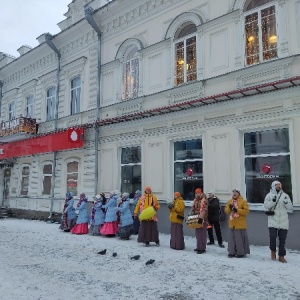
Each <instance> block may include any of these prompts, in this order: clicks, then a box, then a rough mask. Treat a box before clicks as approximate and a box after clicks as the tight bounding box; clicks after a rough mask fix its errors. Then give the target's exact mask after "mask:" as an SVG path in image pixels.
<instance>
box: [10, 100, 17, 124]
mask: <svg viewBox="0 0 300 300" xmlns="http://www.w3.org/2000/svg"><path fill="white" fill-rule="evenodd" d="M15 118H16V103H15V102H10V103H9V104H8V120H9V121H10V120H14V119H15Z"/></svg>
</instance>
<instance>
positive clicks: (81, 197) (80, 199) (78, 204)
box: [77, 193, 88, 208]
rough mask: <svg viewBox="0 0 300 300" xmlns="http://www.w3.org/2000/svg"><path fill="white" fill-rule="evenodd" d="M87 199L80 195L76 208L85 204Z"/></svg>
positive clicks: (83, 194) (82, 194)
mask: <svg viewBox="0 0 300 300" xmlns="http://www.w3.org/2000/svg"><path fill="white" fill-rule="evenodd" d="M87 201H88V199H87V198H86V197H85V193H81V194H80V196H79V202H78V203H77V208H79V207H80V205H81V203H82V202H87Z"/></svg>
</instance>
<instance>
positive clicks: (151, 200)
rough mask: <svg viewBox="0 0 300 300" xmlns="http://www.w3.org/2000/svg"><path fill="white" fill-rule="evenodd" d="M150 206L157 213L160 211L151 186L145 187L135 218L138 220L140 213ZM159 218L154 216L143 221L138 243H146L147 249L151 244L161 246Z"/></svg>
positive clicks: (135, 211)
mask: <svg viewBox="0 0 300 300" xmlns="http://www.w3.org/2000/svg"><path fill="white" fill-rule="evenodd" d="M149 206H153V207H154V209H155V210H156V211H157V210H159V209H160V204H159V202H158V200H157V198H156V196H155V195H153V193H152V190H151V188H150V186H146V187H145V192H144V195H143V196H141V197H140V199H139V200H138V203H137V205H136V207H135V210H134V217H135V218H138V213H139V212H140V213H141V212H142V211H143V210H144V209H146V208H147V207H149ZM157 221H158V219H157V216H156V215H154V216H153V217H152V218H150V219H149V220H143V221H141V225H140V230H139V235H138V243H145V244H146V247H148V246H149V245H150V242H155V244H156V246H159V235H158V229H157Z"/></svg>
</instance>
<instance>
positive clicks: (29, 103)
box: [26, 96, 33, 118]
mask: <svg viewBox="0 0 300 300" xmlns="http://www.w3.org/2000/svg"><path fill="white" fill-rule="evenodd" d="M26 117H27V118H32V117H33V96H29V97H27V98H26Z"/></svg>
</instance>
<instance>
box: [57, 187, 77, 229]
mask: <svg viewBox="0 0 300 300" xmlns="http://www.w3.org/2000/svg"><path fill="white" fill-rule="evenodd" d="M73 196H74V195H73V193H72V192H68V193H67V194H66V200H65V204H64V210H63V215H62V222H61V225H60V227H59V228H60V229H61V230H63V231H65V232H69V231H70V230H71V229H72V228H73V227H74V226H75V223H76V215H75V208H74V206H73V205H74V199H73Z"/></svg>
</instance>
